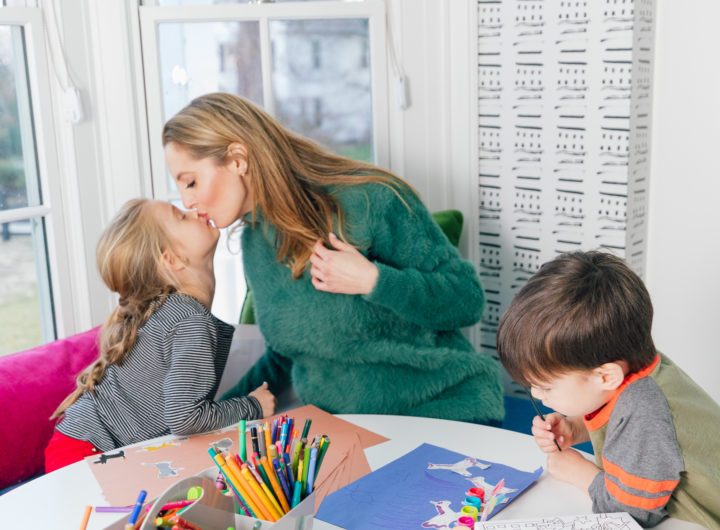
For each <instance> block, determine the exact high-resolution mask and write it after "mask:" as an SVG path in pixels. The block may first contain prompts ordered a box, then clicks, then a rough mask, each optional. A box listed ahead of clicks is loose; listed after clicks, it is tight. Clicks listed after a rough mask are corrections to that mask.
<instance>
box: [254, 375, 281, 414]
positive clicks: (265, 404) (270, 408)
mask: <svg viewBox="0 0 720 530" xmlns="http://www.w3.org/2000/svg"><path fill="white" fill-rule="evenodd" d="M249 395H251V396H252V397H254V398H255V399H257V400H258V401H259V402H260V406H261V407H262V411H263V418H267V417H268V416H272V415H273V414H275V396H274V395H273V393H272V392H270V391H269V390H268V384H267V382H265V383H263V384H262V385H260V386H259V387H257V388H256V389H255V390H253V391H252V392H250V394H249Z"/></svg>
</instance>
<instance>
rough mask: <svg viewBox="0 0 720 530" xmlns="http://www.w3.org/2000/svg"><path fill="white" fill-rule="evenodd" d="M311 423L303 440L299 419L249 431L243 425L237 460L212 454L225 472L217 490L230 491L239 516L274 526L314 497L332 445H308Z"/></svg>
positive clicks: (324, 441) (323, 439)
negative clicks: (225, 487)
mask: <svg viewBox="0 0 720 530" xmlns="http://www.w3.org/2000/svg"><path fill="white" fill-rule="evenodd" d="M311 423H312V420H310V419H307V420H305V424H304V426H303V429H302V434H301V433H300V432H299V430H297V429H296V428H295V420H294V418H290V417H287V416H283V417H280V418H277V419H275V420H274V421H273V423H272V424H270V423H269V422H266V423H264V424H263V423H258V424H254V425H250V426H249V429H246V422H245V421H244V420H243V421H240V422H239V424H238V431H239V432H238V436H239V442H240V443H239V446H240V449H239V451H238V454H233V453H232V452H231V451H225V452H222V451H219V450H218V449H217V448H216V447H212V448H210V449H209V450H208V452H209V454H210V457H211V458H212V459H213V461H214V462H215V464H216V465H217V467H218V469H219V471H220V473H219V475H218V480H217V481H216V486H217V487H218V488H222V486H227V489H228V490H229V492H230V494H231V495H233V496H234V497H235V499H236V500H237V502H238V505H239V510H240V513H242V514H244V515H247V516H248V517H255V518H257V519H262V520H265V521H271V522H275V521H278V520H279V519H281V518H282V517H283V516H284V515H285V514H286V513H288V512H289V511H290V510H292V509H293V508H294V507H295V506H297V505H298V504H300V502H302V500H303V499H305V498H306V497H307V496H308V495H310V494H311V493H312V492H313V490H314V488H315V478H316V477H317V475H318V472H319V470H320V466H321V464H322V461H323V458H324V457H325V453H326V452H327V449H328V446H329V445H330V439H329V438H328V437H327V436H326V435H318V436H315V438H313V439H308V434H309V431H310V425H311ZM248 431H249V434H250V441H251V444H250V446H249V447H248V446H247V439H246V436H247V434H248Z"/></svg>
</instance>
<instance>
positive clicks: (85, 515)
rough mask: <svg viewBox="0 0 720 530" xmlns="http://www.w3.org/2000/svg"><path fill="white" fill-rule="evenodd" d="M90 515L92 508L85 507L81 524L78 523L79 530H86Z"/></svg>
mask: <svg viewBox="0 0 720 530" xmlns="http://www.w3.org/2000/svg"><path fill="white" fill-rule="evenodd" d="M91 513H92V506H85V511H84V512H83V518H82V522H81V523H80V530H85V529H86V528H87V525H88V521H90V514H91Z"/></svg>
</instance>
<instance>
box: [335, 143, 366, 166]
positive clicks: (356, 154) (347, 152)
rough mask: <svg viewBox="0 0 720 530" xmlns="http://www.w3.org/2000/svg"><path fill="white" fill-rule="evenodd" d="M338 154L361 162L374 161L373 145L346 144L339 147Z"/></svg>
mask: <svg viewBox="0 0 720 530" xmlns="http://www.w3.org/2000/svg"><path fill="white" fill-rule="evenodd" d="M337 154H338V155H340V156H344V157H346V158H352V159H353V160H359V161H361V162H370V163H372V162H373V159H372V146H371V145H370V144H366V145H345V146H342V147H338V148H337Z"/></svg>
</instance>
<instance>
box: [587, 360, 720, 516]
mask: <svg viewBox="0 0 720 530" xmlns="http://www.w3.org/2000/svg"><path fill="white" fill-rule="evenodd" d="M585 425H586V426H587V427H588V430H589V431H590V440H591V442H592V444H593V449H594V450H595V455H596V459H597V463H598V465H599V466H600V467H601V468H603V472H602V473H599V474H598V475H597V477H595V480H594V481H593V482H592V484H591V485H590V488H589V493H590V496H591V498H592V500H593V511H596V512H616V511H627V512H629V513H630V514H631V515H632V516H633V517H635V518H636V519H637V520H638V521H639V522H640V523H641V524H642V525H643V526H654V525H656V524H658V523H659V522H660V521H661V520H662V519H663V518H664V517H665V516H667V515H670V516H672V517H677V518H678V519H684V520H686V521H692V522H694V523H698V524H700V525H702V526H704V527H706V528H720V406H718V404H717V403H715V402H714V401H713V400H712V399H711V398H710V396H708V395H707V394H706V393H705V392H704V391H703V390H702V389H701V388H700V387H699V386H698V385H697V384H696V383H695V382H694V381H693V380H692V379H690V377H688V376H687V374H685V372H683V371H682V370H681V369H680V368H678V367H677V366H676V365H675V364H673V363H672V361H670V359H668V358H667V357H666V356H664V355H662V354H660V355H659V356H658V357H657V359H656V361H655V362H654V363H653V364H651V365H650V366H648V367H646V368H645V369H643V370H641V371H639V372H637V373H634V374H630V375H629V376H628V377H626V379H625V381H624V382H623V384H622V385H621V386H620V388H619V389H618V391H617V393H616V395H615V396H614V397H613V399H611V400H610V401H609V402H608V403H607V404H606V405H605V406H604V407H603V408H602V409H600V410H599V411H598V412H597V413H596V414H595V415H594V416H593V417H586V420H585Z"/></svg>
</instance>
